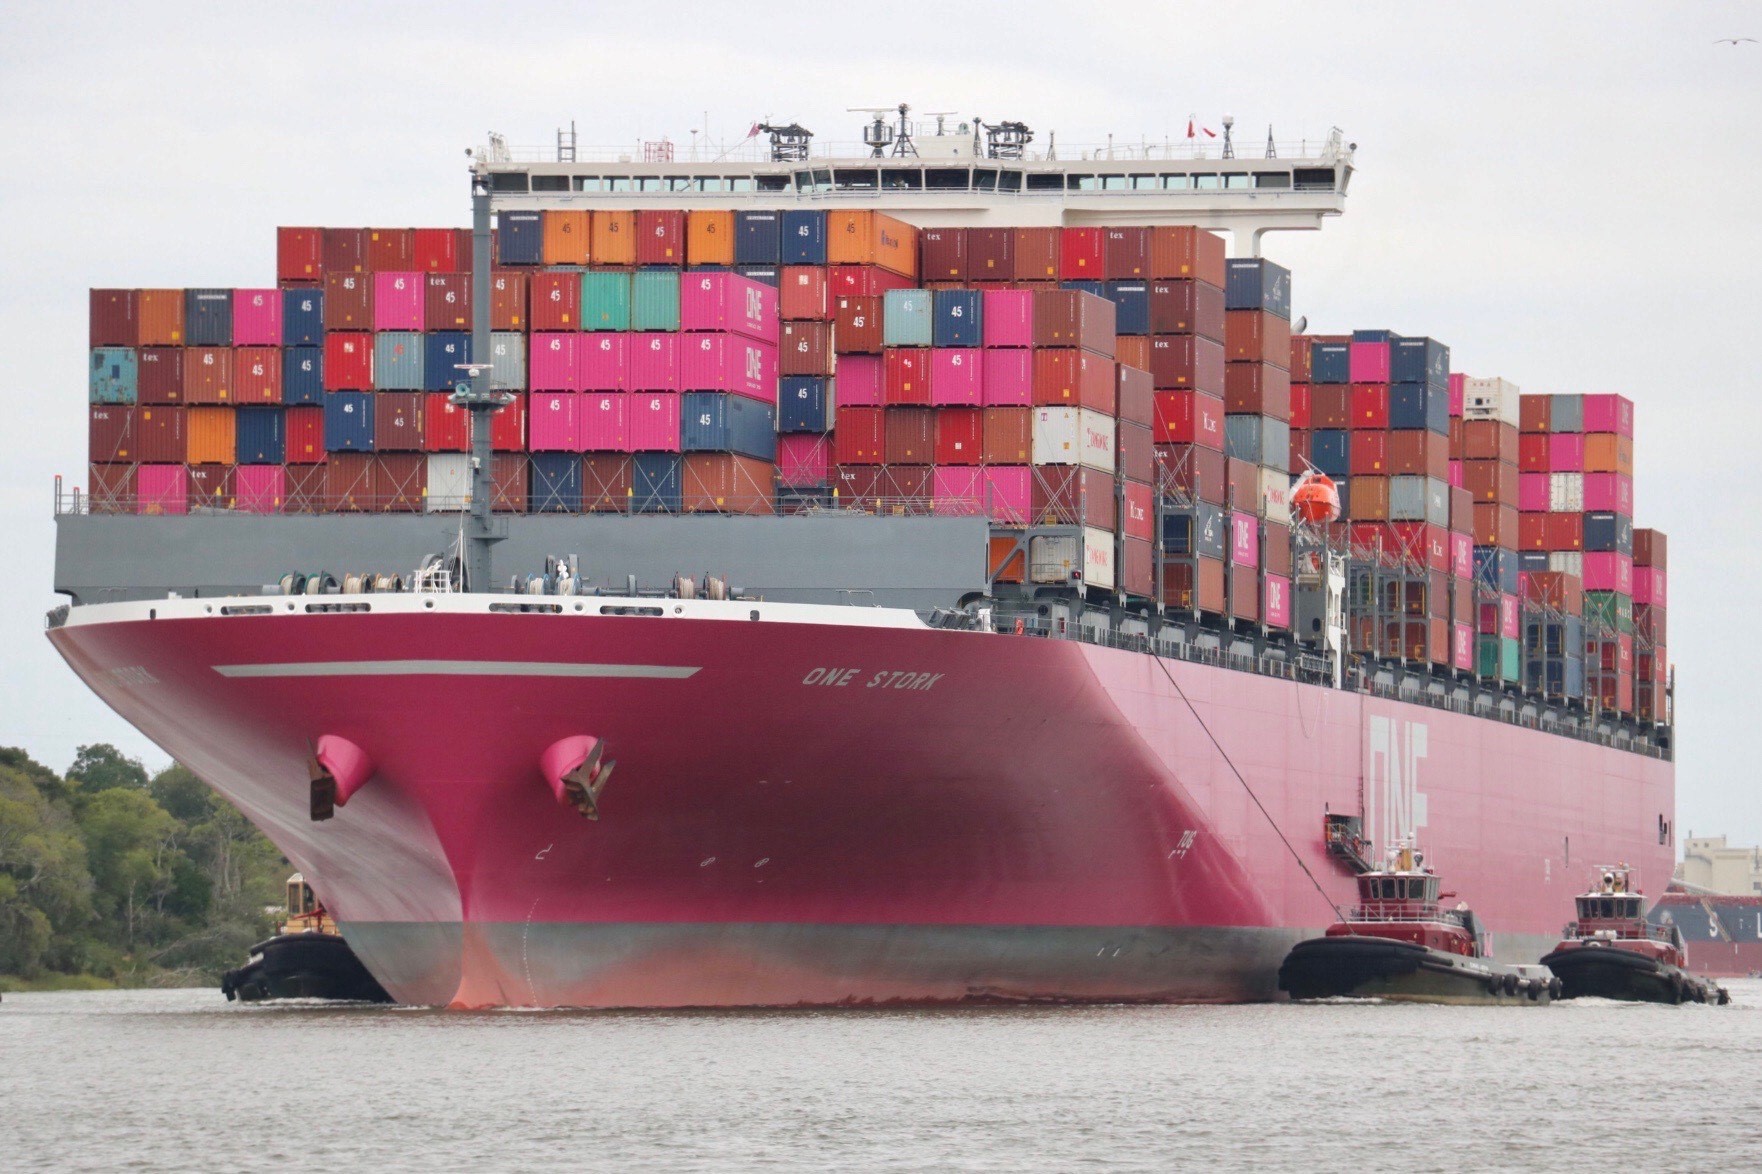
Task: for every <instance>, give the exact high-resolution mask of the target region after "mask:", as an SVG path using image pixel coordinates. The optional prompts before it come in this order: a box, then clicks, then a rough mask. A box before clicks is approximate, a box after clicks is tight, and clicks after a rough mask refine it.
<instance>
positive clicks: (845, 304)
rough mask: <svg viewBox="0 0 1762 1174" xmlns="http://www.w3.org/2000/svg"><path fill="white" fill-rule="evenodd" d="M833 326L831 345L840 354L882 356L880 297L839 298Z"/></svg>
mask: <svg viewBox="0 0 1762 1174" xmlns="http://www.w3.org/2000/svg"><path fill="white" fill-rule="evenodd" d="M832 323H833V325H832V342H833V345H834V346H835V347H837V349H838V353H839V354H842V355H851V354H858V355H878V354H880V353H881V299H880V298H872V297H847V298H839V299H838V304H837V306H836V307H835V309H834V312H833V319H832Z"/></svg>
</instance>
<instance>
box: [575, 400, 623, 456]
mask: <svg viewBox="0 0 1762 1174" xmlns="http://www.w3.org/2000/svg"><path fill="white" fill-rule="evenodd" d="M576 424H577V427H576V434H577V436H578V437H579V439H580V441H581V443H580V445H579V447H578V448H577V449H576V451H577V452H629V451H630V396H629V395H628V394H627V393H625V392H622V391H590V392H587V393H586V394H584V395H583V396H582V397H581V401H580V403H579V405H578V406H577V407H576Z"/></svg>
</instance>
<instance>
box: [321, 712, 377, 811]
mask: <svg viewBox="0 0 1762 1174" xmlns="http://www.w3.org/2000/svg"><path fill="white" fill-rule="evenodd" d="M308 769H309V772H310V774H311V776H312V818H313V820H314V821H318V820H325V819H329V818H330V817H331V816H333V815H335V814H336V809H337V808H339V807H342V806H343V805H345V804H346V803H348V801H349V797H350V796H351V795H353V794H354V793H355V792H356V791H359V790H360V789H361V787H362V785H363V784H365V783H366V782H367V780H368V779H370V778H372V777H373V760H372V759H370V758H368V757H367V752H366V751H365V750H363V749H361V747H359V746H357V745H355V744H354V743H353V742H351V741H349V740H348V739H347V738H339V737H337V736H336V735H335V734H325V735H323V736H321V737H320V738H319V739H318V741H317V742H316V743H315V744H314V745H313V747H312V757H311V759H310V761H309V764H308Z"/></svg>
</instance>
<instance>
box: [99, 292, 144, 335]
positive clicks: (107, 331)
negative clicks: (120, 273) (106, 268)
mask: <svg viewBox="0 0 1762 1174" xmlns="http://www.w3.org/2000/svg"><path fill="white" fill-rule="evenodd" d="M135 311H136V305H135V291H134V290H132V289H95V290H92V291H91V309H90V313H89V316H88V322H89V326H88V333H89V334H90V337H91V343H90V345H92V346H135V345H137V344H138V343H139V342H140V338H141V329H140V324H139V323H138V322H137V321H136V319H135Z"/></svg>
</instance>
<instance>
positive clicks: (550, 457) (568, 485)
mask: <svg viewBox="0 0 1762 1174" xmlns="http://www.w3.org/2000/svg"><path fill="white" fill-rule="evenodd" d="M531 495H532V496H531V498H530V500H529V502H528V505H529V508H530V509H531V511H532V512H533V513H535V514H578V513H580V512H581V454H579V453H572V452H540V453H533V454H532V488H531Z"/></svg>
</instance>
